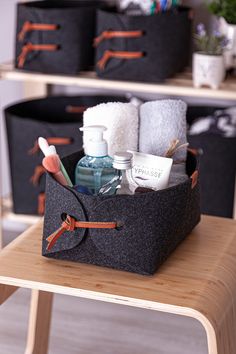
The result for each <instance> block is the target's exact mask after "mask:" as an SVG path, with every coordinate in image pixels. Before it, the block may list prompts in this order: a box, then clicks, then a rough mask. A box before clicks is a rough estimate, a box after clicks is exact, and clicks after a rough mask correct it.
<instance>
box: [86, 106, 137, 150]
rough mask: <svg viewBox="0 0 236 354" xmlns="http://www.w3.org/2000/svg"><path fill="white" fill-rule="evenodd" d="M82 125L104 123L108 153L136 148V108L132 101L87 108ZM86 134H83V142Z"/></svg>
mask: <svg viewBox="0 0 236 354" xmlns="http://www.w3.org/2000/svg"><path fill="white" fill-rule="evenodd" d="M83 122H84V126H89V125H104V126H105V127H106V128H107V131H105V132H104V139H105V140H106V141H107V143H108V155H110V156H114V154H115V153H116V152H118V151H127V150H134V151H137V149H138V127H139V115H138V108H137V107H136V106H134V105H133V104H132V103H123V102H108V103H101V104H99V105H97V106H95V107H91V108H88V109H87V110H86V111H85V112H84V119H83ZM85 143H86V134H85V135H84V144H85Z"/></svg>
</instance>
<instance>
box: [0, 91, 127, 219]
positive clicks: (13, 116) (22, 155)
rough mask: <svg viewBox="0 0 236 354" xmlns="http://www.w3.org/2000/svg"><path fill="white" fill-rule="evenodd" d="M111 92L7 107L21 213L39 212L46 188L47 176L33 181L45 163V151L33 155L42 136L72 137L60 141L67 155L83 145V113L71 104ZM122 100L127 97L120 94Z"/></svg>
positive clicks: (17, 206) (94, 100)
mask: <svg viewBox="0 0 236 354" xmlns="http://www.w3.org/2000/svg"><path fill="white" fill-rule="evenodd" d="M112 99H114V98H113V97H110V96H71V97H70V96H54V97H47V98H44V99H36V100H29V101H22V102H20V103H17V104H14V105H11V106H9V107H7V108H6V109H5V120H6V127H7V136H8V147H9V158H10V172H11V184H12V195H13V209H14V212H15V213H19V214H22V213H23V214H37V212H38V196H39V193H43V192H44V191H45V176H44V175H42V177H41V178H40V179H39V182H38V184H37V185H36V186H34V185H33V184H32V183H31V182H30V178H31V176H32V175H33V174H34V171H35V168H36V166H39V165H41V164H42V159H43V154H42V153H41V151H38V152H37V153H35V154H33V155H30V154H29V153H28V152H29V150H30V149H31V148H32V147H33V146H34V143H35V141H36V140H37V139H38V137H39V136H42V137H44V138H50V137H63V138H71V144H69V145H57V146H56V149H57V152H58V154H59V155H60V156H61V157H63V156H65V155H68V154H70V153H72V152H75V151H77V150H79V149H81V148H82V133H81V132H80V131H79V128H80V127H82V125H83V114H82V113H69V112H68V107H69V106H76V107H90V106H93V105H96V104H98V103H100V102H106V101H111V100H112ZM118 99H119V100H122V99H123V100H124V101H126V99H124V98H122V97H119V98H118Z"/></svg>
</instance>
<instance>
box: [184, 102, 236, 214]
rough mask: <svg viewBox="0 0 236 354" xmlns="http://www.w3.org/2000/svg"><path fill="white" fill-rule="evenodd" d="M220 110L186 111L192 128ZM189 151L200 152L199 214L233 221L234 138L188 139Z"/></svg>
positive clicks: (210, 135)
mask: <svg viewBox="0 0 236 354" xmlns="http://www.w3.org/2000/svg"><path fill="white" fill-rule="evenodd" d="M217 109H220V108H219V107H209V106H208V107H206V106H196V107H188V111H187V121H188V123H189V124H190V125H191V123H192V122H193V120H194V119H196V118H198V117H207V116H208V115H212V114H213V113H214V112H215V111H216V110H217ZM188 141H189V143H190V145H191V147H193V148H196V149H202V151H203V155H202V156H201V163H200V175H201V179H200V187H201V212H202V213H204V214H210V215H215V216H221V217H228V218H232V217H233V205H234V186H235V175H236V137H232V138H228V137H227V138H226V137H223V136H221V135H219V134H214V133H210V132H206V133H201V134H198V135H188Z"/></svg>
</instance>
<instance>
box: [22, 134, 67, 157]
mask: <svg viewBox="0 0 236 354" xmlns="http://www.w3.org/2000/svg"><path fill="white" fill-rule="evenodd" d="M46 140H47V142H48V144H49V145H70V144H72V142H73V139H72V138H63V137H50V138H46ZM39 150H40V148H39V144H38V139H37V140H35V142H34V146H33V147H32V148H31V149H29V150H28V154H29V155H34V154H36V153H37V152H38V151H39Z"/></svg>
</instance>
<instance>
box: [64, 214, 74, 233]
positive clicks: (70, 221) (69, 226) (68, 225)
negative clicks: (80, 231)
mask: <svg viewBox="0 0 236 354" xmlns="http://www.w3.org/2000/svg"><path fill="white" fill-rule="evenodd" d="M62 227H64V228H65V230H66V231H74V229H75V219H74V218H72V217H71V216H70V215H67V217H66V220H65V221H63V223H62Z"/></svg>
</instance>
